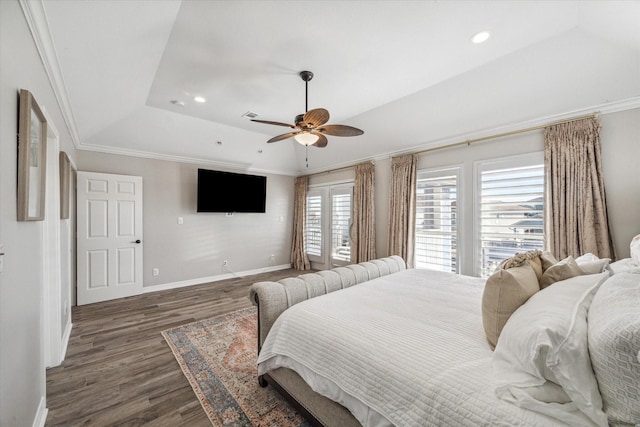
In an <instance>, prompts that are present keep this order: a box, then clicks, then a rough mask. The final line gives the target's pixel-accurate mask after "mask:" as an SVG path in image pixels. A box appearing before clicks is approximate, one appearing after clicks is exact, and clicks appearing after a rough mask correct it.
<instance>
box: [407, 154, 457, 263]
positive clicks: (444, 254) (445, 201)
mask: <svg viewBox="0 0 640 427" xmlns="http://www.w3.org/2000/svg"><path fill="white" fill-rule="evenodd" d="M459 175H460V168H459V167H455V168H448V169H441V170H425V171H419V172H418V175H417V182H416V236H415V241H416V242H415V259H416V268H428V269H432V270H439V271H450V272H456V271H458V266H457V264H458V263H457V260H458V254H457V240H458V238H457V235H458V226H457V222H458V209H457V207H458V181H459Z"/></svg>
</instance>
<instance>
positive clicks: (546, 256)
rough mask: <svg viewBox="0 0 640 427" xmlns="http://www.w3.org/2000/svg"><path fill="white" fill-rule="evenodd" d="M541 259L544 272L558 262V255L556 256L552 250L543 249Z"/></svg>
mask: <svg viewBox="0 0 640 427" xmlns="http://www.w3.org/2000/svg"><path fill="white" fill-rule="evenodd" d="M540 261H541V262H542V272H543V273H544V272H545V271H547V269H548V268H549V267H551V266H552V265H555V264H557V263H558V260H557V259H556V257H554V256H553V255H552V254H551V252H549V251H543V252H542V253H541V254H540Z"/></svg>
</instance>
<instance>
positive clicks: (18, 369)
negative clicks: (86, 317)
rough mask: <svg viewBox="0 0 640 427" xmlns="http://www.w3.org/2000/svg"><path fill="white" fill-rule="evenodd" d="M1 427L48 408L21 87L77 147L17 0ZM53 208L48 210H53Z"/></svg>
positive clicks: (5, 4)
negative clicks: (24, 192) (21, 159)
mask: <svg viewBox="0 0 640 427" xmlns="http://www.w3.org/2000/svg"><path fill="white" fill-rule="evenodd" d="M0 64H2V67H0V95H1V96H0V123H1V126H0V243H3V244H4V252H5V254H6V255H5V256H4V271H3V272H2V273H0V425H2V426H3V427H5V426H6V427H13V426H18V427H22V426H31V425H33V424H34V423H36V424H43V423H44V419H43V417H44V416H46V409H45V402H46V401H45V399H46V393H45V380H46V375H45V369H44V354H43V351H44V348H43V342H44V335H45V330H44V329H45V328H44V327H43V326H47V325H46V324H44V321H43V319H42V317H41V316H42V315H41V313H42V298H43V289H44V288H43V287H44V285H45V284H44V280H43V274H44V271H43V250H44V247H43V234H42V233H43V227H42V222H17V221H16V174H17V170H16V159H17V138H16V135H17V132H18V129H17V117H18V91H19V90H20V89H21V88H23V89H28V90H29V91H31V92H32V93H33V95H34V97H35V98H36V100H37V102H38V104H39V105H40V106H41V107H44V108H45V109H46V110H47V113H48V115H49V117H50V118H51V119H52V121H53V122H54V123H55V126H56V128H57V129H58V131H59V132H60V135H59V136H60V149H62V150H64V151H66V152H67V153H68V154H69V156H70V158H71V159H75V149H74V147H73V145H72V143H71V138H70V136H69V134H68V132H67V131H66V128H65V126H64V120H63V118H62V114H61V112H60V110H59V108H58V104H57V101H56V98H55V96H54V93H53V90H52V88H51V85H50V83H49V80H48V77H47V74H46V72H45V69H44V67H43V65H42V61H41V59H40V56H39V53H38V51H37V48H36V45H35V43H34V41H33V38H32V36H31V33H30V31H29V27H28V25H27V21H26V19H25V15H24V14H23V11H22V9H21V7H20V4H19V2H18V1H17V0H2V1H0ZM50 214H51V213H50V212H46V213H45V215H50Z"/></svg>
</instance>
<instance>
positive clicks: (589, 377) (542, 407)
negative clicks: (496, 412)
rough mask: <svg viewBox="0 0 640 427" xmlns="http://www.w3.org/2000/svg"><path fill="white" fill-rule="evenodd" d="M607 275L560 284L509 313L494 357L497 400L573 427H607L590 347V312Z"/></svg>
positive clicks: (563, 281) (576, 279) (560, 282)
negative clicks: (583, 426)
mask: <svg viewBox="0 0 640 427" xmlns="http://www.w3.org/2000/svg"><path fill="white" fill-rule="evenodd" d="M607 277H608V273H600V274H591V275H581V276H575V277H572V278H570V279H566V280H562V281H559V282H556V283H555V284H554V285H553V286H549V287H547V288H545V289H543V290H541V291H540V292H538V293H536V294H535V295H533V296H532V297H531V298H530V299H529V300H528V301H527V302H526V303H525V304H523V305H522V306H521V307H520V308H519V309H518V310H516V312H515V313H513V315H511V317H510V318H509V320H508V321H507V324H506V325H505V327H504V329H503V330H502V333H501V334H500V338H499V339H498V343H497V345H496V349H495V352H494V354H493V370H494V375H495V378H496V381H497V385H498V387H497V388H496V395H497V396H498V397H499V398H501V399H503V400H506V401H508V402H511V403H514V404H515V405H517V406H520V407H524V408H528V409H530V410H533V411H537V412H541V413H544V414H546V415H548V416H551V417H554V418H556V419H559V420H560V421H562V422H564V423H566V424H569V425H575V426H580V425H589V424H591V425H594V424H595V425H598V426H606V425H607V417H606V415H605V414H604V412H603V411H602V398H601V396H600V393H599V391H598V383H597V381H596V378H595V375H594V373H593V369H592V368H591V360H590V359H589V350H588V345H587V310H588V308H589V305H590V304H591V300H592V299H593V295H594V294H595V292H596V291H597V289H598V287H599V286H600V285H601V284H602V282H604V281H605V280H606V279H607ZM558 386H560V387H561V388H562V390H563V391H564V393H566V396H567V397H568V399H570V400H568V399H567V398H566V397H565V398H563V396H562V393H558Z"/></svg>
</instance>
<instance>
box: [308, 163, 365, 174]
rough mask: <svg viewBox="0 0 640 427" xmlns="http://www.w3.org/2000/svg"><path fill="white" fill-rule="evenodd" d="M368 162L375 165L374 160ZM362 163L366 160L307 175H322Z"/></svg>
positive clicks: (351, 167)
mask: <svg viewBox="0 0 640 427" xmlns="http://www.w3.org/2000/svg"><path fill="white" fill-rule="evenodd" d="M369 162H370V163H371V164H372V165H375V164H376V162H375V160H370V161H369ZM362 163H367V162H360V163H356V164H355V165H351V166H342V167H341V168H335V169H329V170H326V171H322V172H316V173H312V174H309V175H307V176H316V175H323V174H327V173H333V172H338V171H341V170H346V169H353V168H355V167H356V166H358V165H361V164H362Z"/></svg>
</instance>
